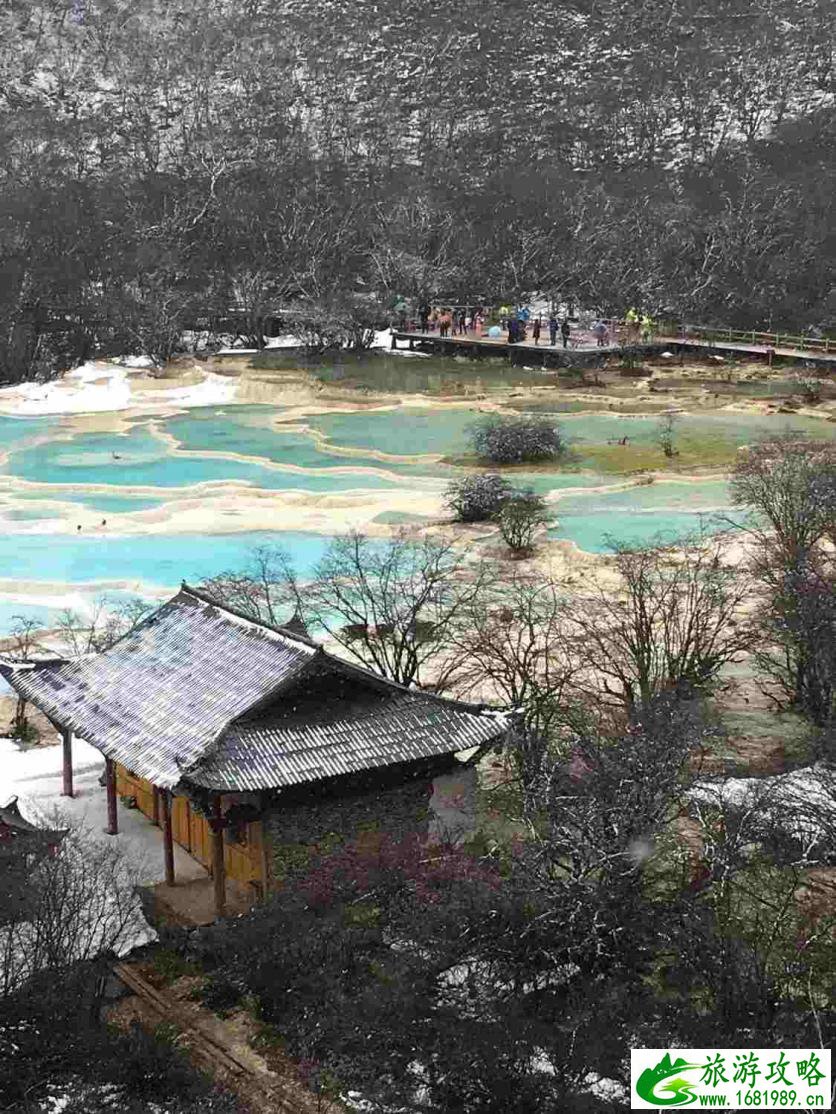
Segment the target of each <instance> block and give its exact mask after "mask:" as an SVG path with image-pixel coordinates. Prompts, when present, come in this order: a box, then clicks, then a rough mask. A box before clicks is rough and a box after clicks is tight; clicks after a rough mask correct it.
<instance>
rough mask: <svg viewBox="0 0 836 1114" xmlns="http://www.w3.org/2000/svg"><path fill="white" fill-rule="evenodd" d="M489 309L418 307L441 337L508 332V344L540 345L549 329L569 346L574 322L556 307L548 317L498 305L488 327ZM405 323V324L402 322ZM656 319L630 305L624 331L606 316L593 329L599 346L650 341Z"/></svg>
mask: <svg viewBox="0 0 836 1114" xmlns="http://www.w3.org/2000/svg"><path fill="white" fill-rule="evenodd" d="M488 315H489V311H488V310H487V309H486V308H485V307H483V306H474V307H472V308H462V307H454V308H440V307H433V306H430V305H429V304H428V303H424V304H422V305H421V306H420V307H419V309H418V324H419V328H420V331H421V332H422V333H429V332H435V331H436V329H437V330H438V335H439V337H440V338H442V339H444V338H446V337H450V336H454V337H455V336H463V337H464V336H468V334H469V333H474V334H475V335H477V336H480V335H483V334H484V335H487V336H488V337H492V338H497V339H498V338H499V337H501V336H502V334H503V333H507V336H508V343H509V344H521V343H522V342H523V341H525V340H527V339H528V338H529V336H530V338H531V339H532V340H533V341H534V343H535V344H537V345H539V343H540V338H541V336H543V333H544V332H545V331H546V330H548V334H549V344H550V345H551V346H552V347H553V348H554V347H556V346H557V343H558V340H557V338H558V335H559V336H560V339H561V343H562V345H563V347H564V348H568V347H569V341H570V339H571V338H572V325H571V324H570V322H569V318H568V317H564V318H563V319H562V320H560V318H559V317H558V315H557V314H556V313H555V312H554V311H553V312H552V313H550V314H549V316H548V318H545V319H544V318H543V317H542V316H541V315H539V314H535V315H532V313H531V311H530V310H529V309H528V307H526V306H524V307H520V308H518V309H511V308H510V307H509V306H500V307H499V313H498V316H499V323H498V324H495V325H492V326H491V327H490V328H488V329H487V330H486V329H485V323H486V319H487V318H488ZM402 327H403V326H402ZM653 329H654V321H653V318H652V317H651V316H650V314H648V313H642V314H640V313H639V312H638V311H637V310H636V309H635V307H633V306H631V307H630V309H628V310H627V312H626V313H625V315H624V332H623V333H620V331H619V323H618V322H614V321H607V320H605V319H603V318H599V319H596V320H595V321H593V323H592V326H591V332H592V335H593V337H594V338H595V343H596V345H597V346H598V348H606V347H607V346H608V345H611V344H618V343H628V344H636V343H639V341H644V342H647V341H650V340H651V339H652V337H653Z"/></svg>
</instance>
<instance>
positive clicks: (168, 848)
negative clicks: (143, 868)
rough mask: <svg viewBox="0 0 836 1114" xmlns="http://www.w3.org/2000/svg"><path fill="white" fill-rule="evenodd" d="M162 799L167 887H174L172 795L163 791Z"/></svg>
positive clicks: (161, 791) (161, 793)
mask: <svg viewBox="0 0 836 1114" xmlns="http://www.w3.org/2000/svg"><path fill="white" fill-rule="evenodd" d="M159 792H160V799H161V801H162V806H163V852H164V854H165V881H166V885H167V886H173V885H174V834H173V832H172V830H171V793H169V791H168V790H167V789H161V790H160V791H159Z"/></svg>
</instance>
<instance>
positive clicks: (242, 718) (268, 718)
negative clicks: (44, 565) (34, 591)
mask: <svg viewBox="0 0 836 1114" xmlns="http://www.w3.org/2000/svg"><path fill="white" fill-rule="evenodd" d="M0 673H2V674H3V675H4V676H5V677H6V678H7V679H8V680H9V682H10V683H11V684H12V685H13V686H14V688H15V689H16V690H17V691H18V692H19V693H21V695H23V696H25V697H26V698H27V699H29V700H31V701H32V702H33V703H34V704H36V705H37V706H38V707H39V708H41V710H42V711H44V712H45V713H46V714H47V716H49V717H50V718H51V719H53V720H54V721H56V722H57V723H59V724H61V725H62V726H64V727H67V728H69V729H70V730H72V731H73V732H75V734H77V735H79V736H80V737H81V738H83V739H86V740H87V741H88V742H89V743H91V744H92V745H93V746H95V747H97V748H98V749H99V750H101V751H102V752H103V753H104V754H105V755H107V756H108V757H110V758H113V759H115V760H117V761H118V762H120V763H122V764H124V765H125V766H127V767H128V769H130V770H132V771H134V772H135V773H137V774H139V775H140V776H141V777H145V778H148V779H149V780H150V781H152V782H153V783H154V784H155V785H158V786H160V787H161V788H173V787H174V786H176V785H177V784H178V782H180V781H181V780H182V779H184V778H186V779H188V780H189V781H191V782H194V783H196V784H198V785H202V786H205V787H207V788H213V789H218V790H221V791H226V792H232V791H235V790H249V789H268V788H280V787H282V786H289V785H296V784H300V783H303V782H309V781H317V780H320V779H322V778H327V777H333V776H335V775H340V774H348V773H354V772H358V771H360V770H364V769H370V768H373V767H377V766H385V765H390V764H395V763H400V762H408V761H411V760H414V759H420V758H426V757H431V756H434V755H442V754H452V753H455V752H456V751H461V750H467V749H469V748H471V747H474V746H478V745H480V744H482V743H485V742H488V741H490V740H492V739H495V738H498V737H499V736H501V735H502V734H503V733H504V732H505V730H506V728H507V724H506V720H505V718H504V717H503V716H501V715H499V714H497V713H493V712H491V713H483V712H482V711H481V710H480V709H479V708H476V707H474V706H473V705H468V704H462V703H457V702H455V701H450V700H444V699H442V698H440V697H432V696H428V695H426V694H422V693H415V692H411V691H409V690H407V689H404V688H402V687H401V686H400V685H396V684H394V683H393V682H390V681H387V680H386V679H384V678H382V677H380V676H378V675H377V674H374V673H372V672H370V671H369V670H366V669H363V668H360V667H357V666H353V665H349V664H347V663H345V662H343V661H341V660H340V659H338V658H335V657H333V656H332V655H330V654H328V653H327V652H326V651H325V650H323V649H322V648H321V647H318V646H317V645H316V644H315V643H313V642H311V641H310V639H309V638H307V637H305V636H304V635H302V634H301V633H299V632H297V631H290V630H287V629H285V628H273V627H269V626H266V625H265V624H261V623H256V622H254V621H252V620H249V619H247V618H245V617H243V616H240V615H237V614H236V613H235V612H232V611H230V610H228V609H227V608H224V607H220V606H218V605H217V604H215V603H213V602H212V601H211V600H210V599H208V598H207V597H205V596H203V595H202V594H201V593H199V592H196V591H195V590H194V589H191V588H187V587H186V586H185V585H184V586H183V589H182V590H181V591H180V593H179V594H178V595H177V596H175V597H174V598H173V599H172V600H169V602H168V603H166V604H164V605H163V606H162V607H161V608H160V609H159V610H158V611H155V612H154V613H153V614H152V615H151V616H150V617H149V618H148V619H146V620H145V621H144V622H143V623H141V624H140V625H139V626H138V627H137V628H136V630H134V631H133V632H132V633H131V634H129V635H126V636H125V637H124V638H122V639H120V640H119V641H118V642H117V643H116V644H115V645H114V646H112V647H111V648H110V649H109V650H106V651H105V652H103V653H101V654H93V655H89V656H87V657H83V658H77V659H75V660H73V661H50V662H40V663H36V664H34V665H32V664H27V665H12V664H11V663H8V662H0Z"/></svg>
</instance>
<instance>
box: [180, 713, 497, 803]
mask: <svg viewBox="0 0 836 1114" xmlns="http://www.w3.org/2000/svg"><path fill="white" fill-rule="evenodd" d="M505 730H506V723H505V719H504V718H503V717H502V716H499V715H496V714H493V715H490V714H489V715H485V714H482V715H477V714H474V712H466V711H462V710H460V709H459V708H458V707H457V706H456V705H455V704H453V703H452V702H446V701H441V700H438V699H431V698H427V697H422V696H420V695H417V694H416V695H413V694H412V693H404V692H396V693H395V694H393V698H392V699H389V700H384V701H379V702H375V704H373V705H370V706H369V707H368V708H367V709H365V710H364V711H358V710H354V711H353V713H349V714H345V713H343V714H342V715H341V714H340V710H339V709H338V708H335V709H334V713H333V715H331V716H329V717H327V718H324V717H315V718H314V719H313V720H312V721H308V720H307V719H306V717H305V716H302V715H291V716H282V715H281V714H278V715H276V717H275V719H273V720H272V721H271V719H270V718H268V717H265V718H264V719H263V720H261V721H256V722H246V721H244V722H240V723H234V724H232V726H231V727H230V728H229V729H228V730H227V731H225V732H224V733H223V735H222V736H221V738H220V739H219V741H218V745H217V748H214V749H213V753H212V754H211V756H208V757H207V758H206V760H205V761H203V762H201V764H200V766H199V767H198V768H197V769H196V770H194V771H193V772H192V773H191V774H190V775H189V776H190V778H191V780H193V781H196V782H197V783H198V784H199V785H205V786H207V787H213V788H216V789H226V790H233V789H239V790H245V789H267V788H278V787H281V786H288V785H299V784H302V783H305V782H311V781H319V780H320V779H322V778H330V777H336V776H339V775H340V774H352V773H357V772H359V771H360V770H368V769H372V768H373V767H376V766H387V765H391V764H393V763H398V762H411V761H414V760H416V759H419V758H430V757H432V756H434V755H441V754H451V753H455V752H456V751H461V750H468V749H470V748H471V747H476V746H480V745H481V744H482V743H487V742H489V741H490V740H492V739H495V738H498V737H499V736H501V735H503V734H504V733H505Z"/></svg>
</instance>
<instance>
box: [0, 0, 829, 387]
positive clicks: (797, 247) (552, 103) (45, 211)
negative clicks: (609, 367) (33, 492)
mask: <svg viewBox="0 0 836 1114" xmlns="http://www.w3.org/2000/svg"><path fill="white" fill-rule="evenodd" d="M834 22H836V21H834V10H833V6H832V4H830V2H829V0H800V2H799V0H644V2H639V3H635V2H630V3H628V2H627V0H567V2H566V3H563V4H560V5H555V4H552V3H549V2H547V0H528V2H522V0H480V3H479V4H476V3H474V2H473V0H462V2H460V3H458V4H456V5H447V4H442V3H441V2H440V0H411V2H410V3H403V2H402V0H380V2H377V3H372V2H369V0H241V2H237V3H232V2H230V0H180V2H172V0H10V2H9V3H7V4H6V5H4V8H3V11H2V13H0V32H2V42H3V47H2V51H0V66H1V67H2V68H1V69H0V147H1V149H2V159H0V278H1V279H2V282H0V312H2V328H0V378H2V379H4V380H10V379H15V378H20V377H21V376H25V375H29V374H32V373H37V372H45V371H47V370H49V369H51V368H53V367H55V366H59V365H61V364H62V363H63V364H67V363H70V362H72V361H74V360H78V359H81V358H84V357H85V356H86V355H89V354H90V352H92V351H94V350H97V349H98V350H105V351H106V350H117V349H120V350H122V351H125V350H134V351H136V350H140V349H141V350H145V351H148V352H150V353H151V354H152V355H154V356H156V357H158V358H164V357H165V356H166V355H168V354H169V353H170V352H171V351H173V350H175V349H176V347H177V345H178V343H179V342H180V336H181V334H182V331H183V330H184V329H185V328H190V329H194V328H195V327H196V326H198V325H200V324H207V323H208V324H209V325H211V322H212V321H218V320H221V319H222V318H223V316H224V314H225V313H226V312H227V311H228V310H229V309H230V307H233V306H235V307H238V308H239V309H240V311H241V312H243V313H244V314H245V315H246V317H247V320H248V322H249V329H248V331H249V333H250V334H251V336H252V338H253V341H254V343H258V342H259V340H260V336H261V331H262V318H263V316H264V314H265V313H266V312H267V311H268V310H269V309H270V308H274V307H276V306H277V305H287V304H288V303H290V304H293V305H298V306H300V308H303V309H307V311H308V312H311V311H313V312H314V313H315V314H316V315H318V316H320V317H322V318H327V319H329V320H335V321H337V322H343V323H344V322H345V321H346V320H347V319H348V320H353V319H354V318H356V317H357V316H358V315H359V316H361V317H364V318H370V319H375V318H381V317H382V318H385V315H386V311H387V309H388V308H389V307H390V306H391V304H392V301H393V299H394V298H395V297H396V296H397V295H403V296H411V297H433V296H440V295H444V296H448V297H452V296H455V295H462V296H464V295H467V294H470V295H477V294H478V295H481V296H485V297H488V298H491V299H493V298H495V297H502V298H523V297H525V296H526V295H527V294H530V293H531V292H532V291H534V290H537V291H542V292H548V293H553V294H555V295H556V296H559V295H569V296H572V297H573V298H576V299H579V300H581V301H582V302H584V303H585V304H587V305H590V306H593V307H595V308H597V309H599V310H600V311H602V312H618V311H620V310H622V309H623V307H624V305H625V304H627V303H630V302H637V303H641V304H642V305H644V306H647V307H648V308H650V309H652V311H653V312H655V313H662V312H664V313H670V314H673V315H677V316H682V317H687V318H690V319H691V320H708V319H712V320H715V321H723V322H728V323H735V324H739V325H741V326H749V325H751V326H756V325H757V326H765V327H769V326H772V327H782V328H792V329H801V328H803V327H805V326H809V325H814V324H821V323H827V322H830V321H832V319H833V317H834V310H836V298H835V297H834V283H833V271H832V259H833V256H834V250H833V249H834V246H836V235H834V227H833V218H832V198H833V192H834V151H836V143H834V139H835V138H836V126H834V116H833V111H832V105H833V70H832V43H833V41H834Z"/></svg>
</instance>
